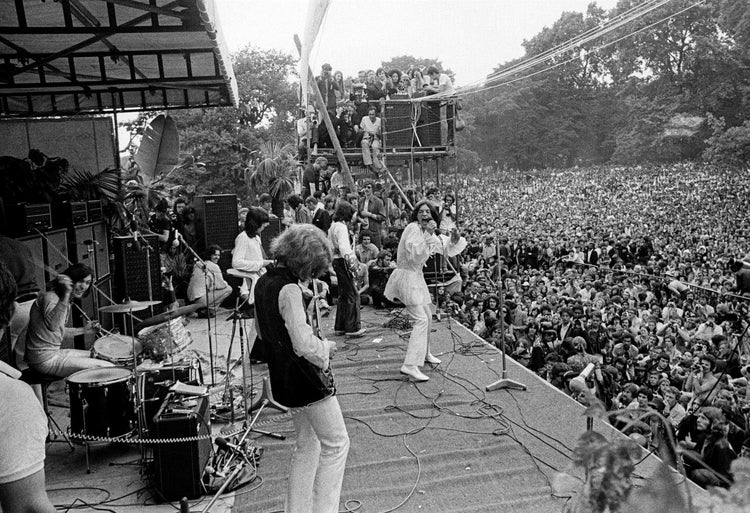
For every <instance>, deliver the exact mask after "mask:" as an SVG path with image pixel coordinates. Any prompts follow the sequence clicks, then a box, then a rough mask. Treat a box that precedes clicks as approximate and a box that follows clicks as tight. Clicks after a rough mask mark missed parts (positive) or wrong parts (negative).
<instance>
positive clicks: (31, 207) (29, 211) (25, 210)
mask: <svg viewBox="0 0 750 513" xmlns="http://www.w3.org/2000/svg"><path fill="white" fill-rule="evenodd" d="M5 222H6V228H7V230H8V232H9V234H11V235H15V236H21V235H27V234H32V233H36V232H35V230H39V231H40V232H45V231H47V230H49V229H50V228H52V207H50V204H49V203H18V204H16V205H13V206H10V207H6V220H5Z"/></svg>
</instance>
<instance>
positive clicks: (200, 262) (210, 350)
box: [178, 237, 216, 387]
mask: <svg viewBox="0 0 750 513" xmlns="http://www.w3.org/2000/svg"><path fill="white" fill-rule="evenodd" d="M178 240H179V241H180V242H182V244H183V245H184V246H185V247H186V248H187V250H188V251H189V252H190V253H191V254H192V255H193V258H195V263H196V265H198V266H200V269H201V271H203V283H204V285H205V287H206V311H207V314H206V323H207V327H208V361H209V365H210V366H211V386H212V387H214V386H216V378H215V376H214V342H213V337H212V336H211V307H210V306H209V301H210V299H211V296H209V294H208V265H207V264H206V262H204V261H203V259H201V257H199V256H198V253H196V252H195V250H194V249H193V248H192V247H191V246H190V244H188V243H187V242H185V239H183V238H182V237H180V238H179V239H178Z"/></svg>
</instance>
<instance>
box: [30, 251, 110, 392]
mask: <svg viewBox="0 0 750 513" xmlns="http://www.w3.org/2000/svg"><path fill="white" fill-rule="evenodd" d="M93 275H94V272H93V271H92V270H91V268H90V267H89V266H87V265H85V264H80V263H79V264H73V265H71V266H70V267H68V268H67V269H66V270H65V271H63V273H62V274H60V275H59V276H58V277H57V278H56V279H55V280H53V281H52V282H51V290H49V291H47V292H45V293H40V294H39V297H38V298H37V300H36V301H35V302H34V304H33V305H31V313H30V316H29V327H28V330H27V332H26V352H25V355H24V359H25V360H26V362H27V363H28V364H29V367H30V368H31V369H33V370H35V371H37V372H39V373H41V374H46V375H49V376H58V377H61V378H65V377H68V376H70V375H71V374H73V373H75V372H78V371H80V370H84V369H92V368H97V367H112V366H113V364H112V363H110V362H107V361H104V360H97V359H95V358H91V353H90V352H89V351H84V350H81V349H62V348H61V346H62V343H63V339H64V338H66V337H73V336H76V335H84V334H87V333H93V332H94V331H95V330H96V328H97V323H95V322H91V321H89V322H88V323H87V324H86V326H85V327H83V328H67V327H66V324H67V320H68V317H69V316H70V309H71V300H72V299H81V298H82V297H83V296H84V295H87V294H88V293H89V292H90V291H89V289H90V287H91V282H92V280H93Z"/></svg>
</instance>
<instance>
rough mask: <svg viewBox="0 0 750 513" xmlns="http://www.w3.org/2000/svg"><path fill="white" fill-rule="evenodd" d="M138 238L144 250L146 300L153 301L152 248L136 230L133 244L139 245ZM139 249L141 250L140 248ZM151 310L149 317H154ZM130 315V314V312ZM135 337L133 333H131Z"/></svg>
mask: <svg viewBox="0 0 750 513" xmlns="http://www.w3.org/2000/svg"><path fill="white" fill-rule="evenodd" d="M138 237H140V238H141V241H142V242H143V245H144V246H145V248H146V283H147V286H148V300H149V301H153V300H154V291H153V288H152V287H153V283H152V281H151V252H152V251H153V250H154V248H152V247H151V244H149V243H148V241H147V240H146V237H144V236H143V234H142V233H141V232H140V230H136V231H134V232H133V239H135V242H136V243H137V244H139V245H140V243H139V242H138ZM139 249H143V248H142V247H141V248H139ZM149 308H150V310H151V315H152V316H153V315H154V307H153V306H150V307H149ZM131 313H132V312H131ZM130 324H131V328H132V324H133V323H132V318H131V323H130ZM131 335H133V336H134V337H135V335H136V334H135V333H131Z"/></svg>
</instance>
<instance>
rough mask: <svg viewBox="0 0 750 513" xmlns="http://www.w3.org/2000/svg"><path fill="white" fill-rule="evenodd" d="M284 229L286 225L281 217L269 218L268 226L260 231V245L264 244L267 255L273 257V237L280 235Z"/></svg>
mask: <svg viewBox="0 0 750 513" xmlns="http://www.w3.org/2000/svg"><path fill="white" fill-rule="evenodd" d="M282 231H284V225H283V224H281V219H278V218H275V219H269V220H268V226H266V227H265V229H264V230H263V231H262V232H260V245H261V246H263V251H265V252H266V256H267V257H268V258H271V242H273V239H275V238H276V237H278V236H279V235H280V234H281V232H282Z"/></svg>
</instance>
